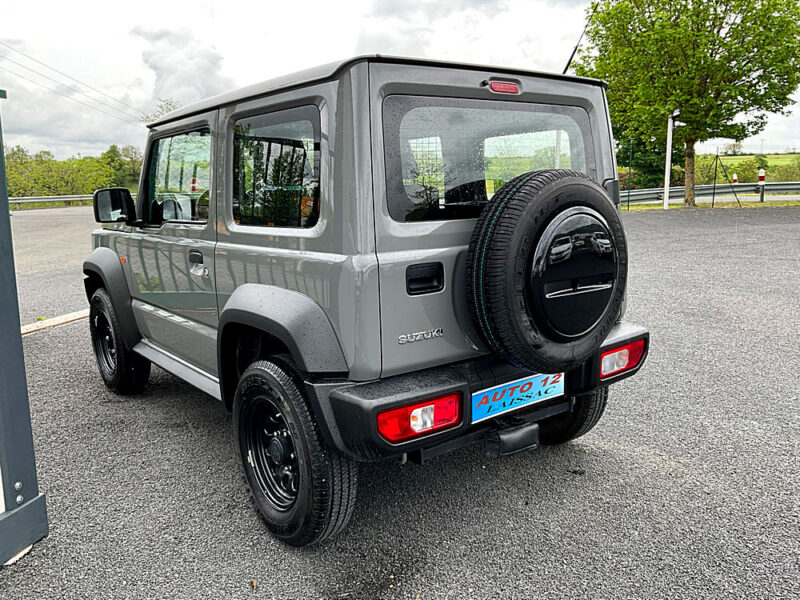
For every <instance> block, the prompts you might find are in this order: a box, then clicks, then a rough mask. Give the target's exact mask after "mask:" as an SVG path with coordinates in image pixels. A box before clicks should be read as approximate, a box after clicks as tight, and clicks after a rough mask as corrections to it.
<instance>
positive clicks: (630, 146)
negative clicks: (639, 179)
mask: <svg viewBox="0 0 800 600" xmlns="http://www.w3.org/2000/svg"><path fill="white" fill-rule="evenodd" d="M628 150H629V152H628V210H630V209H631V165H632V164H633V138H628Z"/></svg>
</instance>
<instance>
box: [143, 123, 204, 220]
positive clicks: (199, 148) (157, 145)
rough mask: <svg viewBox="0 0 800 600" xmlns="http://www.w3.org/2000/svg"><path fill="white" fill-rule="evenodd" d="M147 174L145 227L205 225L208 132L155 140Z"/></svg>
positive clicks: (183, 134)
mask: <svg viewBox="0 0 800 600" xmlns="http://www.w3.org/2000/svg"><path fill="white" fill-rule="evenodd" d="M147 173H148V174H147V206H146V215H145V216H146V220H147V222H148V223H152V224H160V223H165V222H167V221H184V222H186V221H190V222H197V223H205V222H206V221H208V204H209V191H208V190H209V186H210V174H211V133H210V132H209V131H208V130H201V131H193V132H191V133H182V134H179V135H175V136H172V137H166V138H160V139H158V140H156V141H155V142H154V144H153V149H152V151H151V153H150V161H149V165H148V171H147Z"/></svg>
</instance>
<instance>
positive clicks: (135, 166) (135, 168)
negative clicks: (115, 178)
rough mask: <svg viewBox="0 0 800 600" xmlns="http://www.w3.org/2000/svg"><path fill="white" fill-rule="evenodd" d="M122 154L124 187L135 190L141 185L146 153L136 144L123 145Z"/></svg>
mask: <svg viewBox="0 0 800 600" xmlns="http://www.w3.org/2000/svg"><path fill="white" fill-rule="evenodd" d="M120 154H121V155H122V183H121V185H122V186H123V187H126V188H128V189H129V190H131V191H133V192H135V191H136V188H137V187H138V186H139V175H140V174H141V172H142V161H143V160H144V155H143V154H142V151H141V150H139V148H137V147H136V146H130V145H129V146H123V147H122V149H121V150H120Z"/></svg>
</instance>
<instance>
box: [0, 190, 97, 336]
mask: <svg viewBox="0 0 800 600" xmlns="http://www.w3.org/2000/svg"><path fill="white" fill-rule="evenodd" d="M96 227H97V223H95V222H94V216H93V213H92V207H91V206H83V207H81V206H75V207H69V208H42V209H37V210H19V211H13V212H12V216H11V234H12V236H13V238H14V260H15V262H16V267H17V290H18V294H19V305H20V322H21V323H22V324H23V325H27V324H29V323H33V322H35V321H36V319H37V318H40V317H46V318H52V317H55V316H58V315H63V314H66V313H71V312H76V311H79V310H83V309H85V308H88V307H89V304H88V302H87V301H86V292H84V290H83V272H82V265H83V261H84V259H85V258H86V257H87V256H88V255H89V252H91V250H92V239H91V232H92V230H93V229H95V228H96Z"/></svg>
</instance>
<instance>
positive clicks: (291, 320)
mask: <svg viewBox="0 0 800 600" xmlns="http://www.w3.org/2000/svg"><path fill="white" fill-rule="evenodd" d="M218 331H219V333H218V338H217V356H218V365H219V380H220V392H221V393H222V398H223V402H224V403H225V406H226V407H227V408H228V409H229V410H230V408H231V406H232V402H233V395H234V392H235V390H236V386H237V384H238V380H239V376H240V374H241V373H242V372H243V368H246V366H247V365H249V364H250V363H249V362H247V359H248V358H252V360H259V359H265V358H268V357H270V356H277V355H281V354H284V355H289V356H291V358H292V360H293V361H294V362H295V364H296V365H297V369H298V371H300V372H302V373H313V374H338V375H342V374H346V373H347V372H348V370H349V369H348V366H347V361H346V360H345V357H344V353H343V352H342V348H341V345H340V344H339V339H338V337H337V335H336V332H335V331H334V329H333V325H332V324H331V322H330V320H329V319H328V317H327V315H326V314H325V311H324V309H323V308H322V307H321V306H320V305H319V304H317V303H316V302H315V301H314V300H313V299H312V298H309V297H308V296H305V295H303V294H300V293H299V292H294V291H291V290H287V289H284V288H279V287H276V286H270V285H263V284H244V285H242V286H240V287H238V288H237V289H236V290H235V291H234V293H233V294H232V295H231V297H230V298H229V299H228V300H227V302H226V303H225V306H224V308H223V309H222V311H221V312H220V319H219V329H218ZM248 347H249V348H248ZM237 356H238V358H237ZM239 359H241V360H239ZM252 360H251V361H250V362H252ZM242 365H243V366H242Z"/></svg>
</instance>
